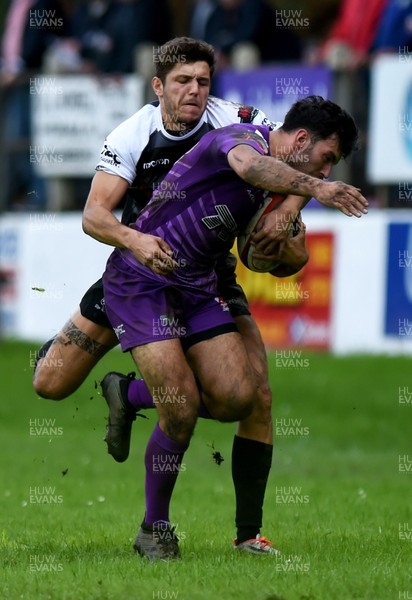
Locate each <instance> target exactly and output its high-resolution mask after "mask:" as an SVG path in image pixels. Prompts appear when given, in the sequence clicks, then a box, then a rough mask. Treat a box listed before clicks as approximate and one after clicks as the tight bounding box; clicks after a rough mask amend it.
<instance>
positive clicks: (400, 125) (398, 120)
mask: <svg viewBox="0 0 412 600" xmlns="http://www.w3.org/2000/svg"><path fill="white" fill-rule="evenodd" d="M407 59H409V60H407ZM410 61H412V55H403V54H402V53H399V54H393V55H385V56H381V57H379V58H378V59H376V61H375V62H374V64H373V66H372V69H371V96H370V111H369V132H368V176H369V178H370V180H371V181H372V182H373V183H380V184H394V183H395V184H399V186H400V190H403V189H404V187H405V183H406V182H410V181H412V62H410Z"/></svg>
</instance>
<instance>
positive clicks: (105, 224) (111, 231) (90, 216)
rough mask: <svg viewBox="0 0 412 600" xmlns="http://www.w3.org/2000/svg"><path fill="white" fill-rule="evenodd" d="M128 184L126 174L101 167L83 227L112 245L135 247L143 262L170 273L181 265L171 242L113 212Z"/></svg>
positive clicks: (94, 236)
mask: <svg viewBox="0 0 412 600" xmlns="http://www.w3.org/2000/svg"><path fill="white" fill-rule="evenodd" d="M128 187H129V184H128V182H127V181H126V180H125V179H123V178H122V177H118V176H116V175H110V174H109V173H105V172H104V171H98V172H97V173H96V175H95V176H94V178H93V181H92V186H91V188H90V192H89V196H88V198H87V201H86V205H85V207H84V211H83V223H82V224H83V231H84V232H85V233H87V235H90V236H91V237H93V238H94V239H96V240H98V241H99V242H103V243H104V244H108V245H109V246H115V247H117V248H127V249H129V250H131V251H132V252H133V254H134V256H135V257H136V258H137V260H138V261H139V262H141V263H142V264H143V265H145V266H147V267H150V268H151V269H152V271H154V272H155V273H159V274H165V273H168V272H170V271H172V270H173V269H174V268H175V267H176V266H177V264H176V262H175V261H174V260H173V259H172V258H171V257H170V256H169V253H170V254H171V249H170V247H169V245H168V244H167V243H166V242H165V241H164V240H162V239H161V238H159V237H156V236H153V235H148V234H145V233H140V232H139V231H136V230H135V229H133V228H131V227H127V226H126V225H122V223H120V221H119V220H118V219H117V218H116V217H115V216H114V214H113V210H114V209H115V208H116V207H117V206H118V204H119V203H120V201H121V199H122V198H123V196H124V194H125V193H126V191H127V189H128Z"/></svg>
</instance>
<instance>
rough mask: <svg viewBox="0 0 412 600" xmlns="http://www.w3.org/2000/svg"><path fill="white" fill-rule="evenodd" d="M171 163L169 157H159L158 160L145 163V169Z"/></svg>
mask: <svg viewBox="0 0 412 600" xmlns="http://www.w3.org/2000/svg"><path fill="white" fill-rule="evenodd" d="M169 163H170V160H169V159H168V158H158V159H156V160H151V161H150V162H145V163H143V169H153V167H157V165H168V164H169Z"/></svg>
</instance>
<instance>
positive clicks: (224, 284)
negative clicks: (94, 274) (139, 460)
mask: <svg viewBox="0 0 412 600" xmlns="http://www.w3.org/2000/svg"><path fill="white" fill-rule="evenodd" d="M235 268H236V257H235V256H234V255H233V254H230V253H229V254H228V255H227V256H225V257H224V258H222V259H221V260H219V262H218V263H217V265H216V274H217V278H218V286H217V288H218V293H219V296H221V297H222V298H224V300H225V301H226V303H227V305H228V307H229V310H230V314H231V315H232V317H239V316H240V315H250V310H249V306H248V302H247V299H246V296H245V294H244V292H243V290H242V288H241V287H240V285H239V284H238V283H237V282H236V274H235ZM80 313H81V314H82V316H83V317H85V318H86V319H89V321H92V322H93V323H96V325H101V326H102V327H107V328H108V329H112V326H111V325H110V322H109V319H108V318H107V315H106V309H105V304H104V296H103V281H102V280H101V279H99V281H96V283H94V284H93V285H92V286H91V287H89V289H88V290H87V292H86V293H85V295H84V296H83V298H82V299H81V301H80Z"/></svg>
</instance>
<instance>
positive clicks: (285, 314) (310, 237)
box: [237, 233, 334, 350]
mask: <svg viewBox="0 0 412 600" xmlns="http://www.w3.org/2000/svg"><path fill="white" fill-rule="evenodd" d="M306 239H307V246H308V249H309V255H310V259H309V262H308V264H307V265H306V266H305V268H304V269H302V271H300V272H299V273H297V274H296V275H293V276H292V277H285V278H277V277H273V276H272V275H269V274H268V273H253V272H252V271H249V270H248V269H247V268H246V267H245V266H244V265H243V264H242V263H241V262H240V261H238V266H237V277H238V282H239V283H240V284H241V286H242V287H243V289H244V291H245V293H246V296H247V298H248V300H249V305H250V309H251V312H252V314H253V316H254V318H255V320H256V322H257V324H258V326H259V329H260V331H261V333H262V336H263V340H264V342H265V345H266V347H267V348H273V349H279V348H296V347H299V348H308V349H310V348H311V349H323V350H326V349H329V348H330V344H331V302H332V281H333V250H334V248H333V247H334V236H333V234H332V233H308V234H307V235H306Z"/></svg>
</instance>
